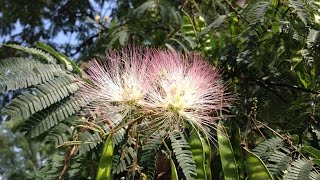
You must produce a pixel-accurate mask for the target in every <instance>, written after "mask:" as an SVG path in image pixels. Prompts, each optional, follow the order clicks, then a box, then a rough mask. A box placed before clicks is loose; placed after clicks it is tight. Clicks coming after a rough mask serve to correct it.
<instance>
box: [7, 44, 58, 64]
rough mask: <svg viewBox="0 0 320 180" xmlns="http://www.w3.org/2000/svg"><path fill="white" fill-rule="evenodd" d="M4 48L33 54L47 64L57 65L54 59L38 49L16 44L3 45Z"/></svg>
mask: <svg viewBox="0 0 320 180" xmlns="http://www.w3.org/2000/svg"><path fill="white" fill-rule="evenodd" d="M4 46H7V47H11V48H14V49H18V50H20V51H23V52H26V53H30V54H34V55H36V56H38V57H40V58H41V59H43V60H45V61H47V62H50V63H53V64H56V63H57V61H56V59H55V58H53V57H52V56H51V55H50V54H48V53H45V52H43V51H42V50H40V49H36V48H28V47H23V46H20V45H17V44H4Z"/></svg>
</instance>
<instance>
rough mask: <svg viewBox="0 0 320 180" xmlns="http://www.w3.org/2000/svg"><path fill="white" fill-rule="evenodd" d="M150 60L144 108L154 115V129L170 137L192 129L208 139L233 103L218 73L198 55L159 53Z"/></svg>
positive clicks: (170, 52)
mask: <svg viewBox="0 0 320 180" xmlns="http://www.w3.org/2000/svg"><path fill="white" fill-rule="evenodd" d="M152 59H153V63H152V65H151V67H150V71H149V72H150V73H151V75H150V77H152V80H153V82H152V83H151V88H150V90H149V92H148V94H147V97H146V103H147V105H145V106H146V107H147V108H150V110H151V111H153V112H154V113H155V114H157V116H156V118H155V119H154V120H155V121H154V124H155V127H157V128H159V129H165V130H167V132H168V133H171V132H173V131H175V130H181V129H183V128H185V127H186V126H188V125H191V126H193V127H196V128H198V129H199V130H200V131H202V132H203V133H204V134H206V135H207V136H209V137H211V133H210V129H211V128H215V126H216V120H217V119H220V118H221V114H220V113H221V112H222V111H224V110H226V108H228V107H229V105H230V100H231V99H232V96H231V95H228V94H226V93H225V92H224V91H225V86H224V83H223V82H222V80H221V78H220V75H219V72H218V70H217V69H215V68H214V67H212V66H211V65H210V64H209V63H207V62H205V61H203V60H202V59H201V58H200V56H197V55H186V56H184V55H183V54H181V53H178V52H172V51H159V52H156V53H154V54H153V57H152Z"/></svg>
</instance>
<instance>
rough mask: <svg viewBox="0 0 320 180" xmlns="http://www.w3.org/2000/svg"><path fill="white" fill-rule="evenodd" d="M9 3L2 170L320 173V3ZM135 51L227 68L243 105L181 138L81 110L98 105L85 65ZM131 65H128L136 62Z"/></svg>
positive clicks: (1, 68) (4, 27) (1, 65)
mask: <svg viewBox="0 0 320 180" xmlns="http://www.w3.org/2000/svg"><path fill="white" fill-rule="evenodd" d="M0 3H1V4H3V5H2V6H0V24H1V26H0V36H1V37H3V38H1V39H2V43H3V44H6V45H4V46H3V47H1V49H0V57H1V59H3V60H1V61H0V93H2V94H1V106H3V108H2V110H1V115H2V118H3V119H5V120H3V123H2V125H1V128H2V129H1V136H0V138H1V139H0V144H4V145H5V146H4V147H6V148H7V150H6V151H5V153H3V154H1V155H0V157H1V159H0V162H5V166H4V167H3V168H2V169H0V170H1V172H0V173H1V174H2V176H3V177H6V178H10V177H12V176H14V174H13V173H11V172H13V171H16V172H19V171H25V174H23V175H22V176H23V178H24V177H28V178H31V179H37V178H39V179H41V177H44V176H45V177H48V178H52V179H56V178H61V179H72V178H74V179H79V178H83V179H89V178H91V179H92V178H96V177H98V179H99V177H100V179H104V178H105V177H107V175H106V174H109V175H110V177H112V176H113V178H114V179H119V178H121V177H131V178H133V179H147V178H148V179H161V178H162V179H166V178H167V179H168V178H174V177H176V178H177V179H178V177H179V179H181V178H182V179H192V178H196V179H197V178H200V177H201V178H203V179H210V178H211V179H246V178H248V179H259V178H265V179H317V178H319V177H320V172H319V166H320V161H319V159H320V150H319V149H320V125H319V117H320V111H319V102H318V101H319V97H320V96H319V92H320V91H319V90H320V83H319V78H318V77H319V74H320V69H319V68H320V61H319V58H320V49H319V43H320V41H319V28H320V10H319V9H320V1H319V0H310V1H305V0H246V1H235V0H233V1H232V0H215V1H214V0H203V1H194V0H185V1H167V0H148V1H140V0H110V1H103V0H89V1H71V0H63V1H57V2H54V1H50V0H48V1H42V0H41V1H40V0H38V1H36V2H33V1H26V2H25V1H7V0H0ZM62 34H64V35H62ZM59 37H60V38H61V37H62V38H64V39H63V40H61V39H57V38H59ZM66 38H68V40H66ZM13 44H18V45H13ZM128 47H129V49H130V48H133V47H140V48H143V47H148V48H150V49H152V48H157V50H158V51H162V50H165V49H167V50H175V51H177V52H179V53H180V52H181V53H184V54H185V55H186V57H193V56H192V55H190V54H192V53H193V54H196V55H199V56H201V57H202V58H203V59H205V61H206V63H209V64H210V65H212V66H214V67H216V68H217V69H219V73H221V78H222V80H223V81H224V82H225V83H226V84H227V88H226V89H224V90H225V92H226V93H231V94H233V95H234V96H233V97H236V98H235V99H236V100H234V102H233V106H232V107H230V108H226V109H227V110H228V112H227V113H226V114H225V115H224V116H219V120H216V121H215V122H216V123H215V124H216V125H215V128H213V129H211V133H212V134H213V136H214V139H215V140H216V141H210V140H209V139H210V138H208V134H205V133H203V131H201V130H199V129H197V128H195V127H197V126H186V125H185V124H184V125H182V124H180V125H179V127H184V128H179V133H173V134H172V135H163V134H162V133H163V132H162V131H156V133H154V134H153V133H146V132H147V131H145V132H144V131H141V129H143V128H145V126H147V125H150V124H144V123H143V122H144V120H141V121H140V120H139V117H140V116H139V113H137V114H134V113H133V115H132V117H130V118H132V119H137V120H134V121H132V122H131V121H130V120H132V119H130V118H128V119H126V118H124V119H126V122H125V123H124V122H123V124H122V123H119V125H117V126H115V127H117V128H115V130H114V129H112V128H111V130H110V128H109V126H111V125H110V124H104V123H101V122H103V120H102V119H101V116H102V115H101V114H99V109H98V110H97V111H94V112H93V111H91V110H92V109H90V111H87V110H88V109H85V107H87V106H92V104H94V103H96V102H94V101H93V96H89V95H88V96H87V94H88V91H89V90H87V94H86V93H83V89H85V88H83V84H85V83H89V84H90V83H91V84H90V87H91V86H93V87H94V88H93V89H90V90H91V91H93V92H95V90H96V89H97V87H99V85H98V84H99V83H97V82H95V81H96V79H94V78H91V79H90V78H88V77H87V75H85V74H86V73H87V74H89V75H90V71H91V72H96V71H95V70H94V68H92V66H93V65H92V64H91V63H90V62H89V61H90V60H91V59H92V58H98V59H99V57H100V59H101V57H103V56H105V55H106V52H107V54H108V53H110V52H113V51H110V50H111V49H117V50H120V51H121V49H122V48H128ZM18 50H20V51H18ZM21 50H22V51H21ZM138 52H143V53H142V54H144V53H145V52H144V51H138ZM152 52H153V51H152ZM153 53H154V54H156V53H155V52H153ZM129 54H130V53H129ZM169 55H170V53H169ZM188 55H190V56H188ZM17 56H20V57H17ZM172 56H173V55H172ZM12 57H13V58H12ZM107 57H108V58H112V57H115V59H117V58H118V59H121V58H124V59H125V57H127V56H126V54H125V53H124V57H122V56H120V55H119V56H116V55H114V56H113V55H110V56H107ZM128 57H131V56H130V55H128ZM137 57H139V59H144V58H147V55H145V56H137ZM179 57H180V56H179ZM71 59H72V60H71ZM102 59H103V58H102ZM182 59H183V58H182ZM186 59H188V58H186ZM150 61H151V67H154V66H158V65H159V66H161V63H159V64H157V63H158V62H157V61H156V60H150ZM98 62H99V61H98ZM130 62H131V61H129V60H127V61H125V60H124V64H126V63H127V64H129V65H128V66H129V67H130V68H131V67H132V66H134V64H133V65H132V64H130ZM98 64H99V63H98ZM102 64H103V63H102ZM120 64H121V63H120ZM152 64H153V65H152ZM163 66H164V65H163ZM190 66H192V64H191V65H190ZM204 66H205V65H204ZM90 67H91V69H90ZM95 67H97V68H99V66H95ZM112 67H114V68H119V67H120V65H119V67H118V66H112ZM148 67H149V66H148ZM121 68H122V70H123V69H124V70H127V69H126V68H127V67H126V66H125V67H122V66H121ZM121 68H120V69H121ZM85 69H86V70H85ZM105 69H107V70H108V68H105ZM155 70H157V68H155ZM202 70H203V69H202ZM109 71H110V72H112V70H111V69H110V68H109ZM186 71H187V70H186ZM97 72H99V71H98V70H97ZM128 72H129V70H128ZM142 72H143V71H142ZM210 72H211V71H210ZM92 74H94V73H91V75H92ZM129 74H130V73H129ZM119 76H122V75H121V73H120V75H119ZM212 76H214V73H213V72H212ZM139 77H140V76H139ZM182 79H183V78H182ZM98 82H100V81H98ZM146 82H147V80H146ZM82 83H83V84H82ZM152 83H153V82H152ZM92 84H93V85H92ZM101 84H103V83H101ZM146 85H147V84H146ZM87 86H89V85H87ZM195 86H196V85H195ZM201 87H202V86H201ZM99 88H101V87H99ZM99 88H98V89H99ZM159 88H160V85H159V86H157V88H155V89H157V90H158V89H159ZM79 94H80V95H81V96H79ZM97 94H98V93H97ZM218 95H219V94H218ZM208 96H209V95H207V96H206V97H208ZM219 97H220V96H219ZM221 97H224V96H222V95H221ZM97 102H99V103H101V102H100V101H97ZM96 104H97V103H96ZM101 104H103V103H101ZM111 106H112V107H113V108H115V109H116V108H119V107H120V105H119V104H117V103H114V102H113V103H111ZM141 106H142V105H141ZM141 106H139V108H140V107H141ZM206 106H207V105H206ZM208 106H209V105H208ZM101 108H102V109H103V108H106V109H108V108H109V107H103V106H101ZM223 108H225V107H223ZM203 109H205V108H203ZM100 110H101V109H100ZM108 110H110V111H111V110H114V109H108ZM117 110H118V109H117ZM123 111H125V110H122V111H121V112H123ZM203 111H205V110H203ZM130 112H131V111H130ZM95 113H97V114H95ZM219 113H220V112H218V111H217V112H213V114H218V115H219ZM207 116H211V114H207ZM125 117H127V115H126V116H125ZM150 117H154V116H150ZM99 118H100V119H99ZM148 118H149V117H148ZM148 118H147V119H148ZM115 119H117V118H115ZM167 122H168V121H167ZM112 123H114V124H116V120H112ZM112 123H111V124H112ZM139 123H140V124H139ZM151 125H152V124H151ZM151 125H150V126H151ZM191 125H192V123H191ZM4 126H6V128H5V127H4ZM161 127H162V126H161ZM108 128H109V129H108ZM181 129H182V130H181ZM180 130H181V131H180ZM10 131H19V132H21V133H22V134H23V135H24V136H25V137H26V139H20V138H22V134H19V133H18V132H17V134H14V135H13V134H12V133H11V132H10ZM164 134H166V133H164ZM197 143H199V144H197ZM51 146H55V147H56V149H55V150H53V149H52V148H50V147H51ZM21 147H22V148H21ZM36 147H42V148H43V150H42V152H41V150H39V149H38V152H34V151H37V150H36V149H37V148H36ZM48 147H49V148H48ZM20 149H24V150H20ZM49 149H50V150H49ZM110 152H112V153H111V154H110ZM199 152H200V155H199V156H198V157H199V158H195V157H196V155H197V153H198V154H199ZM37 153H40V154H41V158H40V157H39V155H36V154H37ZM18 156H23V158H22V159H23V161H24V162H25V163H24V165H21V166H20V167H18V165H17V159H19V157H18ZM103 159H105V160H103ZM99 160H100V164H99ZM162 164H165V165H166V166H163V165H162ZM107 165H109V166H110V168H109V169H108V168H103V167H104V166H107ZM254 167H257V168H254ZM106 169H107V170H106ZM4 171H6V173H3V172H4ZM7 172H8V173H7ZM97 172H98V176H97ZM108 177H109V176H108Z"/></svg>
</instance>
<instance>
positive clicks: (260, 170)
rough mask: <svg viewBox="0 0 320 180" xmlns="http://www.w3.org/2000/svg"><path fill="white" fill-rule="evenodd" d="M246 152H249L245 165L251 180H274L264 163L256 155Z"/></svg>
mask: <svg viewBox="0 0 320 180" xmlns="http://www.w3.org/2000/svg"><path fill="white" fill-rule="evenodd" d="M245 150H246V152H247V155H246V162H245V165H246V168H247V175H248V178H249V180H273V178H272V175H271V173H270V172H269V170H268V169H267V167H266V166H265V164H264V163H263V161H262V160H261V159H260V158H259V157H258V156H257V155H255V154H254V153H252V152H250V151H249V150H247V149H245Z"/></svg>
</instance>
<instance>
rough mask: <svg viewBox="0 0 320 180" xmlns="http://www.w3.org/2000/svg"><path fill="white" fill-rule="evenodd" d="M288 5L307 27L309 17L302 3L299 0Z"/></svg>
mask: <svg viewBox="0 0 320 180" xmlns="http://www.w3.org/2000/svg"><path fill="white" fill-rule="evenodd" d="M289 2H290V5H291V6H292V7H293V8H294V9H295V10H296V11H297V14H298V16H299V18H300V19H301V21H302V22H303V23H304V24H305V25H308V24H309V23H310V22H311V16H310V13H309V11H308V9H307V6H306V4H305V3H304V2H301V0H290V1H289Z"/></svg>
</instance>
